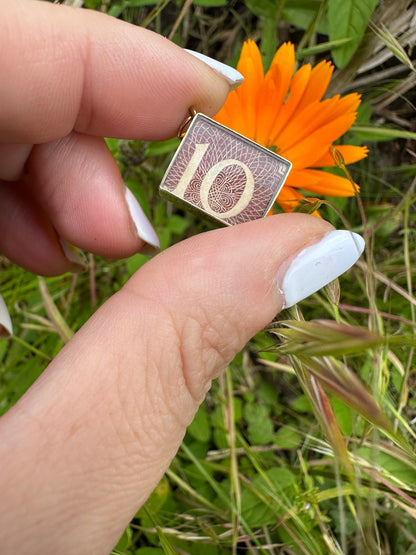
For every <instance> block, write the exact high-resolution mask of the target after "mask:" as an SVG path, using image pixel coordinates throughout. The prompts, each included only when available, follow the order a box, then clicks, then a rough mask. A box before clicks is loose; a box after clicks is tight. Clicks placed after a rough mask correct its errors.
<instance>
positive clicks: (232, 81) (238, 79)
mask: <svg viewBox="0 0 416 555" xmlns="http://www.w3.org/2000/svg"><path fill="white" fill-rule="evenodd" d="M185 52H188V54H191V55H192V56H195V58H198V60H201V61H202V62H205V63H206V64H207V65H208V66H209V67H210V68H211V69H213V70H214V71H216V72H217V73H219V74H220V75H222V76H223V77H224V78H225V80H226V81H227V83H228V84H229V85H230V88H231V90H234V89H236V88H237V87H238V86H239V85H241V83H242V82H243V81H244V77H243V76H242V75H241V73H240V72H239V71H237V70H236V69H234V68H233V67H231V66H227V65H226V64H223V63H222V62H218V61H217V60H214V59H213V58H210V57H209V56H205V54H201V53H200V52H195V51H194V50H188V49H187V48H185Z"/></svg>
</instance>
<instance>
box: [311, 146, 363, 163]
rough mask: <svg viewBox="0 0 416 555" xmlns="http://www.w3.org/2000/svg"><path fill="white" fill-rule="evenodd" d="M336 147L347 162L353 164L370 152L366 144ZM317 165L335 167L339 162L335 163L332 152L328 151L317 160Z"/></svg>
mask: <svg viewBox="0 0 416 555" xmlns="http://www.w3.org/2000/svg"><path fill="white" fill-rule="evenodd" d="M335 148H336V149H337V150H338V151H339V152H340V153H341V155H342V157H343V158H344V162H345V163H346V164H353V163H354V162H358V160H362V159H363V158H365V157H366V156H367V154H368V148H367V147H366V146H353V145H336V146H335ZM313 165H314V166H315V167H320V168H322V167H327V168H329V167H333V166H336V165H337V164H336V163H335V161H334V159H333V157H332V156H331V152H330V150H329V149H328V151H327V152H326V153H325V154H324V155H323V156H322V157H321V158H319V160H316V161H315V162H314V164H313Z"/></svg>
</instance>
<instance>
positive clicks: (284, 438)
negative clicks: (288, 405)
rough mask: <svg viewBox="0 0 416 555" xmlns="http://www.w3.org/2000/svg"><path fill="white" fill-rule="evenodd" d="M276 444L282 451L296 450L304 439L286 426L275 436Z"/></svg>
mask: <svg viewBox="0 0 416 555" xmlns="http://www.w3.org/2000/svg"><path fill="white" fill-rule="evenodd" d="M274 443H275V444H276V445H278V446H279V447H281V448H282V449H296V448H297V447H298V446H299V445H300V444H301V443H302V437H301V436H300V435H299V434H298V433H296V432H295V431H294V430H291V429H290V428H289V427H288V426H284V427H283V428H280V430H279V431H278V432H277V434H276V435H275V437H274Z"/></svg>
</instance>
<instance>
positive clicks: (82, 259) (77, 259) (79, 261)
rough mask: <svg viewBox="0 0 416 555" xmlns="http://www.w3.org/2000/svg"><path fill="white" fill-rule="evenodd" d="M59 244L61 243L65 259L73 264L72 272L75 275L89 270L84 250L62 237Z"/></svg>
mask: <svg viewBox="0 0 416 555" xmlns="http://www.w3.org/2000/svg"><path fill="white" fill-rule="evenodd" d="M59 242H60V243H61V247H62V250H63V251H64V255H65V258H67V259H68V260H69V261H70V262H71V265H72V267H71V271H72V272H73V273H74V274H79V273H81V272H85V271H86V270H87V269H88V262H87V258H86V256H85V254H84V253H83V252H82V250H81V249H79V248H78V247H75V246H74V245H71V243H69V242H68V241H67V240H66V239H63V238H62V237H60V238H59Z"/></svg>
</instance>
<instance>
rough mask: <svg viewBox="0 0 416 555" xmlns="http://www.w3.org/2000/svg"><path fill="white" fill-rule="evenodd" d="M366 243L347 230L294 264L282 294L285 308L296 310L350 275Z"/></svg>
mask: <svg viewBox="0 0 416 555" xmlns="http://www.w3.org/2000/svg"><path fill="white" fill-rule="evenodd" d="M364 246H365V242H364V239H363V238H362V237H361V236H360V235H357V233H352V232H351V231H347V230H335V231H331V232H330V233H327V234H326V235H325V236H324V237H323V238H322V239H321V240H320V241H319V242H318V243H315V244H314V245H311V246H309V247H307V248H306V249H304V250H303V251H301V252H300V253H299V254H298V255H297V256H296V258H295V259H294V260H293V261H292V263H291V264H290V266H289V269H288V270H287V271H286V274H285V276H284V278H283V283H282V285H281V286H280V290H281V292H282V294H283V296H284V305H283V308H288V307H290V306H293V305H294V304H296V303H297V302H299V301H301V300H302V299H305V298H306V297H309V295H312V293H315V292H316V291H318V290H319V289H321V288H322V287H324V285H327V284H328V283H330V282H331V281H332V280H333V279H335V278H336V277H338V276H340V275H341V274H343V273H344V272H346V271H347V270H348V269H349V268H351V266H352V265H353V264H355V262H356V261H357V260H358V259H359V257H360V256H361V254H362V252H363V250H364Z"/></svg>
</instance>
